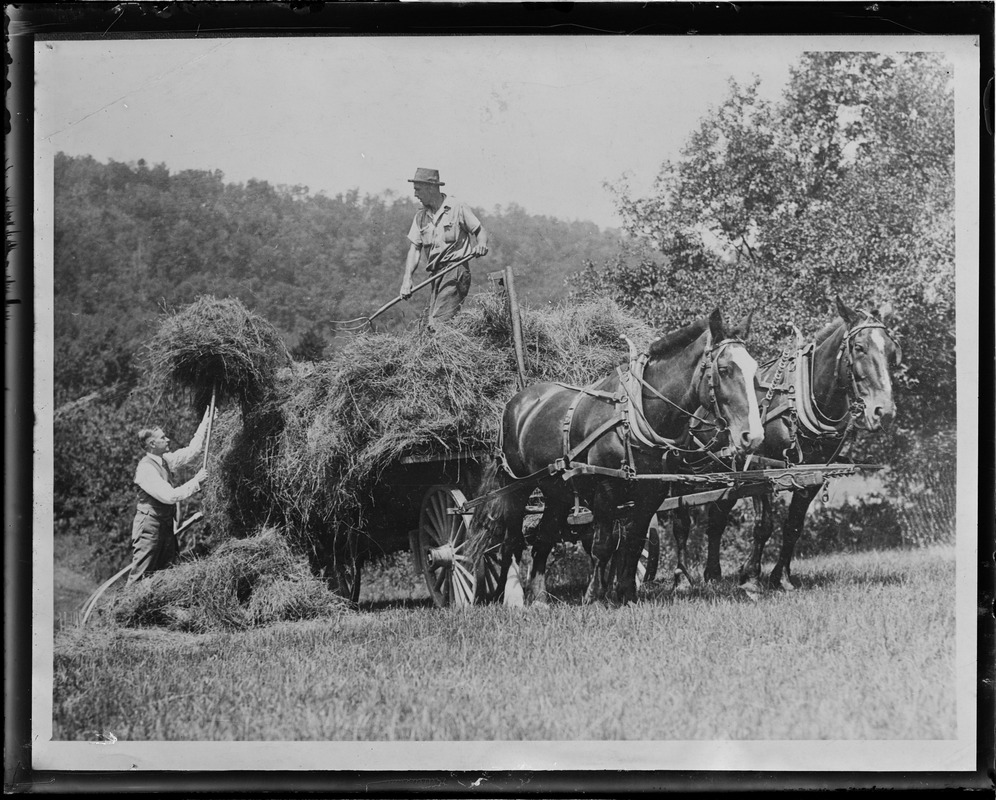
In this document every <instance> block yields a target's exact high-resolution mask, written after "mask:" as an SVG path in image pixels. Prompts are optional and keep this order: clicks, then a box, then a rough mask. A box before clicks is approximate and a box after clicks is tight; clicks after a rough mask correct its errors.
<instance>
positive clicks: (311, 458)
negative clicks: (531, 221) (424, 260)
mask: <svg viewBox="0 0 996 800" xmlns="http://www.w3.org/2000/svg"><path fill="white" fill-rule="evenodd" d="M522 316H523V319H522V323H523V325H522V329H523V339H524V342H525V349H526V360H527V372H528V376H529V380H530V381H536V380H561V381H565V382H569V383H575V384H578V385H585V384H588V383H590V382H592V381H594V380H595V379H597V378H599V377H601V376H603V375H605V374H607V373H609V372H610V371H611V370H612V369H614V368H615V366H616V365H617V364H619V363H620V362H621V361H623V360H625V358H626V356H627V354H628V347H627V345H626V343H625V342H624V341H623V340H622V339H621V336H622V335H623V334H625V335H627V336H629V337H630V338H632V339H633V340H634V341H635V342H636V343H637V344H638V345H639V346H641V347H643V346H646V345H647V344H649V342H650V341H651V340H652V339H653V332H652V331H651V329H650V328H649V327H647V326H646V325H645V324H644V323H642V322H640V321H639V320H637V319H636V318H634V317H632V316H629V315H627V314H625V313H624V312H622V311H621V310H620V309H619V308H618V307H617V306H616V305H615V304H614V303H612V302H611V301H607V300H603V301H595V302H589V303H582V304H575V305H573V306H570V307H562V308H556V309H552V310H548V311H539V310H530V309H528V308H524V309H523V315H522ZM516 389H517V386H516V368H515V354H514V349H513V346H512V341H511V331H510V325H509V323H508V319H507V312H506V311H505V309H504V306H503V304H501V303H500V302H499V301H498V300H496V299H494V298H493V297H490V296H485V297H483V298H481V300H480V301H479V302H478V304H477V305H476V306H471V307H469V308H467V309H465V311H464V312H463V313H461V314H460V315H459V316H458V317H457V318H456V320H455V324H454V325H453V326H452V327H449V328H443V329H442V330H441V331H439V332H437V333H436V334H435V335H431V334H427V333H425V332H422V331H417V330H413V331H408V332H406V333H405V334H404V335H400V336H399V335H393V334H368V335H363V336H358V337H356V338H354V339H352V340H350V341H348V342H347V343H346V344H345V346H344V347H343V348H342V349H341V350H340V351H338V352H336V353H335V354H334V355H333V357H332V358H331V360H329V361H325V362H319V363H318V364H316V365H315V368H314V370H313V371H311V372H310V373H308V374H304V373H303V372H302V371H300V370H291V371H289V372H285V373H284V374H283V376H282V377H281V378H280V379H278V380H276V381H275V383H274V387H273V391H272V392H271V393H270V394H269V395H268V396H267V397H266V398H265V399H264V400H262V401H260V402H258V403H256V404H255V405H253V406H250V407H245V406H244V407H243V408H242V411H241V413H239V412H238V411H236V410H234V409H230V410H226V411H225V412H224V413H223V414H222V415H221V416H220V417H219V419H218V421H217V422H216V424H215V430H214V440H213V444H212V450H213V454H212V455H213V460H212V462H211V463H209V470H210V471H211V473H212V479H211V480H209V481H208V483H207V484H206V486H205V494H204V496H203V503H204V508H205V512H206V513H207V515H208V518H209V519H210V520H211V526H212V530H213V531H214V532H216V533H220V534H221V535H232V536H239V535H242V531H246V530H252V529H254V528H255V527H256V526H258V525H260V524H264V523H269V524H275V525H281V526H282V527H283V528H284V529H285V530H286V531H287V532H288V533H289V534H290V535H291V536H292V538H294V539H295V540H296V541H297V542H298V543H300V544H303V545H306V546H310V547H311V548H312V549H313V548H314V546H315V543H316V542H317V541H319V540H326V541H325V545H327V543H328V542H327V540H328V539H329V537H330V536H331V538H333V539H335V538H337V537H339V536H342V535H345V534H348V533H367V532H368V531H367V527H368V522H369V518H370V513H371V510H372V508H373V505H374V503H375V490H376V487H377V485H378V482H379V479H380V477H381V475H382V473H383V471H384V470H385V469H386V468H388V467H391V466H393V465H394V464H396V463H397V462H398V460H399V459H400V458H401V457H402V456H407V455H413V454H431V455H438V454H445V453H449V454H455V453H458V452H468V451H474V450H484V451H492V450H494V449H495V446H496V443H497V434H498V423H499V418H500V414H501V411H502V409H503V407H504V404H505V402H506V401H507V400H508V399H509V398H510V397H511V396H512V395H513V394H514V393H515V391H516ZM323 549H324V545H323Z"/></svg>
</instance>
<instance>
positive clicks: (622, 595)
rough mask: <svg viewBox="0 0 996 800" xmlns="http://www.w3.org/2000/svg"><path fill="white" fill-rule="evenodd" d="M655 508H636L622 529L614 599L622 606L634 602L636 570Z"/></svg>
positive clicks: (617, 558)
mask: <svg viewBox="0 0 996 800" xmlns="http://www.w3.org/2000/svg"><path fill="white" fill-rule="evenodd" d="M656 508H657V504H656V503H655V504H654V505H652V506H650V507H648V506H647V505H646V504H642V505H641V506H638V507H637V509H636V511H635V512H634V513H633V515H632V516H631V517H630V518H629V519H627V520H626V523H625V525H624V527H623V533H622V539H621V541H620V542H619V552H618V554H617V556H616V559H615V563H616V565H617V566H616V598H617V600H618V601H619V602H620V603H621V604H623V605H626V604H628V603H634V602H636V570H637V567H638V566H639V562H640V554H641V553H642V552H643V545H644V543H645V542H646V540H647V529H648V528H649V527H650V520H651V518H652V517H653V516H654V513H655V511H656Z"/></svg>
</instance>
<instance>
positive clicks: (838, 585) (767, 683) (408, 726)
mask: <svg viewBox="0 0 996 800" xmlns="http://www.w3.org/2000/svg"><path fill="white" fill-rule="evenodd" d="M796 572H797V574H799V575H802V576H803V578H804V580H803V588H802V590H801V591H797V592H793V593H788V594H786V593H771V594H768V595H765V596H763V597H762V598H761V599H760V600H759V601H756V602H751V601H747V600H742V599H740V598H739V595H738V593H737V591H736V588H735V586H734V584H733V582H732V580H727V581H725V582H723V583H722V584H720V585H719V586H718V587H715V588H708V589H703V588H695V589H692V590H691V591H689V592H686V593H684V594H676V595H673V594H671V593H670V592H667V591H663V590H662V589H661V588H660V587H655V586H651V587H649V591H648V592H647V597H646V598H645V599H644V600H643V601H642V602H640V603H638V604H636V605H635V606H631V607H627V608H607V607H604V606H581V605H577V604H576V603H575V602H573V601H572V602H554V603H553V604H551V605H550V606H549V607H547V608H531V609H526V610H520V609H506V608H503V607H493V606H492V607H475V608H471V609H468V610H466V611H463V612H460V611H455V610H448V609H447V610H437V609H434V608H430V607H428V606H426V605H419V604H418V601H412V600H408V601H404V602H398V603H394V604H390V603H387V604H376V605H375V606H374V608H375V609H376V610H370V607H368V610H366V611H364V612H360V613H355V614H349V615H345V616H340V617H339V618H337V619H336V620H334V621H333V620H322V619H319V620H309V621H306V622H297V623H283V624H280V625H274V626H270V627H267V628H262V629H256V630H250V631H245V632H237V633H211V634H201V635H196V634H181V633H175V632H166V631H160V630H127V629H122V628H115V627H98V628H94V629H85V630H81V629H66V630H63V631H61V632H59V633H58V634H57V639H56V656H55V694H54V738H56V739H69V740H79V739H91V738H94V736H95V735H96V733H97V732H101V733H113V734H114V735H115V736H117V737H118V738H119V739H132V740H492V739H537V740H543V739H547V740H554V739H595V740H597V739H623V738H625V739H649V740H661V739H665V740H666V739H672V740H674V739H935V738H939V739H943V738H951V737H953V736H954V735H955V696H954V695H955V685H954V630H955V626H954V607H953V597H954V580H955V570H954V553H953V549H952V548H950V547H944V548H942V547H934V548H929V549H925V550H915V551H910V550H904V551H889V552H873V553H863V554H857V555H841V556H833V557H822V558H816V559H811V560H807V561H799V562H798V564H797V570H796ZM382 606H383V607H382Z"/></svg>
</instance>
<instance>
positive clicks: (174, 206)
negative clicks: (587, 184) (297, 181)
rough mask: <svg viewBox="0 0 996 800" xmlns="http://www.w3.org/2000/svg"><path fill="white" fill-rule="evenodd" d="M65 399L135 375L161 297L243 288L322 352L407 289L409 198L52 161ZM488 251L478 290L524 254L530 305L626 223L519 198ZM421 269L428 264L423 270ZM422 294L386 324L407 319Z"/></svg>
mask: <svg viewBox="0 0 996 800" xmlns="http://www.w3.org/2000/svg"><path fill="white" fill-rule="evenodd" d="M54 188H55V246H54V279H55V381H56V398H55V402H56V406H61V405H63V404H65V403H67V402H71V401H73V400H75V399H77V398H80V397H83V396H86V395H88V394H89V393H91V392H94V391H98V390H100V389H102V388H104V387H106V386H108V385H112V384H115V383H118V382H120V381H125V382H128V381H130V380H133V379H134V377H135V375H134V373H135V370H136V369H137V368H139V365H138V363H137V362H136V355H137V353H138V352H139V350H140V348H141V346H142V344H143V342H144V341H145V340H146V339H147V338H148V336H149V334H150V333H151V331H152V330H153V328H154V326H155V324H156V320H157V317H158V315H159V314H160V313H161V311H162V309H163V308H177V307H180V306H183V305H186V304H188V303H190V302H192V301H193V300H194V299H195V298H197V297H198V296H201V295H215V296H218V297H235V298H238V299H239V300H241V301H242V302H243V303H244V304H245V305H246V306H247V307H248V308H249V309H251V310H253V311H255V312H256V313H258V314H260V315H261V316H263V317H264V318H265V319H267V320H268V321H270V322H271V323H273V324H274V325H275V326H277V328H278V329H279V330H280V331H281V332H282V333H283V334H284V336H285V339H286V342H287V344H288V346H289V347H291V348H297V347H300V348H303V350H304V351H306V353H305V354H310V355H316V354H318V353H320V351H321V348H322V346H323V345H325V344H328V343H330V342H331V340H332V338H333V336H334V328H335V325H334V323H335V321H336V320H348V319H352V318H355V317H357V316H361V315H366V314H370V313H372V312H373V311H374V310H375V309H377V308H379V307H380V306H381V305H383V304H384V303H385V302H387V301H388V300H390V299H392V298H394V297H396V296H397V293H398V288H399V287H400V285H401V274H402V268H403V266H404V257H405V252H406V251H407V240H406V238H405V237H406V234H407V233H408V228H409V226H410V225H411V221H412V217H413V216H414V214H415V211H416V210H417V208H418V203H417V201H416V200H415V199H414V198H413V197H399V196H397V195H394V194H389V193H388V194H383V195H376V196H374V195H360V193H359V192H358V191H357V190H355V189H354V190H349V191H346V192H344V193H342V194H339V195H336V196H334V197H330V196H327V195H325V194H322V193H318V194H313V193H310V192H309V191H308V189H307V187H304V186H291V187H287V186H272V185H270V184H268V183H266V182H265V181H256V180H250V181H248V182H247V183H245V184H242V183H226V182H225V180H224V176H223V175H222V173H221V172H218V171H201V170H184V171H181V172H176V173H171V172H170V171H169V169H168V168H167V167H166V166H165V165H163V164H158V165H155V166H150V165H148V164H147V163H146V162H144V161H139V162H138V163H137V164H123V163H119V162H115V161H111V162H109V163H107V164H102V163H99V162H98V161H96V160H94V159H93V158H90V157H87V156H82V157H72V156H67V155H65V154H61V153H60V154H59V155H58V156H57V157H56V161H55V187H54ZM477 210H478V211H479V215H480V217H481V219H482V221H483V222H484V224H485V226H486V227H487V228H488V230H489V232H490V233H491V252H490V253H489V254H488V256H487V257H485V258H484V259H481V260H480V261H479V262H477V263H476V264H474V265H473V266H474V270H473V271H474V276H475V278H474V291H482V290H486V288H487V283H488V281H487V274H488V273H489V272H492V271H497V270H500V269H503V268H504V267H505V266H506V265H507V264H512V265H514V267H515V269H516V274H517V276H518V277H517V288H518V292H519V295H520V296H521V298H522V299H523V300H524V301H525V302H528V303H531V304H533V305H540V304H544V303H547V302H557V301H559V300H561V299H562V298H564V297H565V296H566V294H567V289H566V288H565V281H566V278H567V277H568V275H570V274H571V273H574V272H577V271H579V270H581V269H582V268H583V266H584V264H585V261H586V260H595V261H600V260H604V259H606V258H609V257H611V255H612V254H613V253H614V252H615V251H616V250H617V249H618V240H619V234H618V232H615V231H602V230H600V229H599V228H598V227H597V226H596V225H594V224H590V223H583V222H563V221H560V220H557V219H553V218H550V217H542V216H534V215H530V214H528V213H526V212H525V211H524V210H523V209H522V208H521V207H519V206H517V205H514V204H512V205H509V206H507V207H505V208H498V209H495V210H494V211H493V213H488V212H487V211H486V210H481V209H477ZM419 274H420V275H422V274H423V273H419ZM424 305H425V295H424V293H423V294H421V295H416V296H415V297H414V298H413V299H412V300H411V301H410V302H409V303H408V304H400V305H399V306H398V307H397V311H393V310H392V312H391V313H390V314H389V315H385V317H384V318H383V319H379V320H378V323H379V327H380V329H382V330H383V329H392V328H400V327H402V326H404V325H406V324H409V323H411V322H412V321H413V319H414V318H416V317H417V315H418V313H419V311H420V310H421V308H422V307H423V306H424Z"/></svg>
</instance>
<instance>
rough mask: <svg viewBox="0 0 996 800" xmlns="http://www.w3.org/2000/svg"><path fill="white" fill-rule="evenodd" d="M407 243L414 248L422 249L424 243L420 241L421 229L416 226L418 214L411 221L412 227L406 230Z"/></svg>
mask: <svg viewBox="0 0 996 800" xmlns="http://www.w3.org/2000/svg"><path fill="white" fill-rule="evenodd" d="M408 241H409V242H411V243H412V244H413V245H415V246H416V247H422V246H423V245H424V244H425V242H424V241H422V229H421V228H420V227H419V224H418V214H416V215H415V218H414V219H412V226H411V227H410V228H409V229H408Z"/></svg>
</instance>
